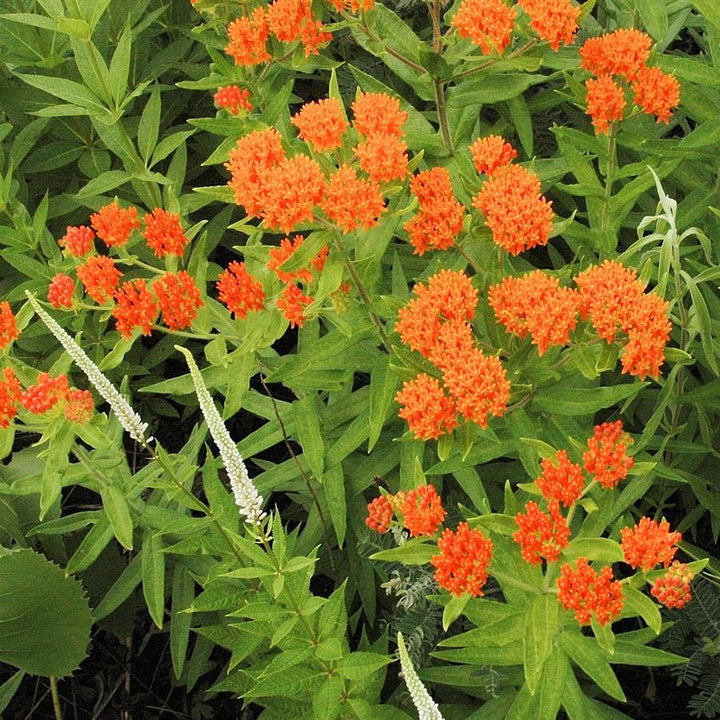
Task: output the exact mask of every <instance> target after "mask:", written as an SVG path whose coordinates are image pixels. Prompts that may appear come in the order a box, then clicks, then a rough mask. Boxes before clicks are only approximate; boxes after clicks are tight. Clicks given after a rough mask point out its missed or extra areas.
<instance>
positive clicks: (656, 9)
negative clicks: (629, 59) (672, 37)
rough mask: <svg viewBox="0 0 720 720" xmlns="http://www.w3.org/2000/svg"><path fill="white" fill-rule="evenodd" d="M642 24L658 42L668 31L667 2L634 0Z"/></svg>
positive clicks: (661, 0)
mask: <svg viewBox="0 0 720 720" xmlns="http://www.w3.org/2000/svg"><path fill="white" fill-rule="evenodd" d="M634 6H635V9H636V10H637V11H638V12H639V13H640V17H641V18H642V21H643V24H644V25H645V28H646V29H647V31H648V33H650V35H651V36H652V38H653V40H655V41H656V42H660V41H661V40H662V39H663V38H664V37H665V35H666V34H667V31H668V16H667V3H666V2H665V0H634Z"/></svg>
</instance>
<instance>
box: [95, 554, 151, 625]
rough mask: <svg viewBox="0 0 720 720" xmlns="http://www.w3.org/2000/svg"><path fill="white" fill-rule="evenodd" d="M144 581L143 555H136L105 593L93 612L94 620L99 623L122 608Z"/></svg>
mask: <svg viewBox="0 0 720 720" xmlns="http://www.w3.org/2000/svg"><path fill="white" fill-rule="evenodd" d="M141 580H142V555H136V556H135V557H134V558H133V559H132V560H131V561H130V564H129V565H128V566H127V567H126V568H125V569H124V570H123V571H122V574H121V575H120V577H119V578H118V579H117V580H116V581H115V582H114V583H113V584H112V586H111V587H110V589H109V590H108V591H107V593H105V597H104V598H103V599H102V600H101V601H100V604H99V605H98V606H97V607H96V608H95V609H94V610H93V611H92V616H93V620H94V621H95V622H99V621H100V620H102V619H103V618H104V617H107V616H108V615H110V613H112V612H113V611H114V610H116V609H117V608H119V607H120V605H122V604H123V603H124V602H125V600H127V599H128V598H129V597H130V595H131V594H132V593H133V591H134V590H135V588H136V587H137V586H138V585H139V584H140V581H141Z"/></svg>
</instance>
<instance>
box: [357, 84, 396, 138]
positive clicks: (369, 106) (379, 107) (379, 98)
mask: <svg viewBox="0 0 720 720" xmlns="http://www.w3.org/2000/svg"><path fill="white" fill-rule="evenodd" d="M352 111H353V127H354V128H355V130H356V131H357V132H358V133H359V134H360V135H364V136H366V137H371V136H373V135H387V136H390V137H394V138H398V139H399V138H401V137H403V135H404V134H405V133H404V131H403V125H404V124H405V122H406V121H407V119H408V114H407V112H405V111H404V110H400V101H399V100H398V99H397V98H394V97H391V96H390V95H388V94H387V93H360V94H359V95H358V96H357V98H356V99H355V101H354V102H353V104H352Z"/></svg>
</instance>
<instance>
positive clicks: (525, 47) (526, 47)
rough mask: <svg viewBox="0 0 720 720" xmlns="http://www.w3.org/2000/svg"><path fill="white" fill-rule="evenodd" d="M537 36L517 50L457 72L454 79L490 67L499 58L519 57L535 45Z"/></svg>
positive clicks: (495, 63)
mask: <svg viewBox="0 0 720 720" xmlns="http://www.w3.org/2000/svg"><path fill="white" fill-rule="evenodd" d="M537 42H538V41H537V38H534V39H532V40H529V41H528V42H526V43H525V44H524V45H523V46H522V47H519V48H518V49H517V50H513V51H512V52H511V53H508V54H507V55H503V56H502V57H496V58H492V59H490V60H488V61H487V62H484V63H483V64H482V65H477V66H476V67H474V68H470V70H464V71H463V72H461V73H458V74H457V75H455V76H454V78H455V79H456V80H458V79H460V78H464V77H468V76H469V75H474V74H475V73H478V72H481V71H482V70H485V69H486V68H489V67H492V66H493V65H497V63H499V62H500V61H501V60H512V59H514V58H516V57H519V56H520V55H522V54H523V53H524V52H527V51H528V50H530V48H532V47H533V46H534V45H537Z"/></svg>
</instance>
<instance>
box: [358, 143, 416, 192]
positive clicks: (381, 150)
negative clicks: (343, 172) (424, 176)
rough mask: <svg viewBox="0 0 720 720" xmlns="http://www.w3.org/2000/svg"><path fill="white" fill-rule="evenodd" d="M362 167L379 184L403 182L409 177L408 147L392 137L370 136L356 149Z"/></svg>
mask: <svg viewBox="0 0 720 720" xmlns="http://www.w3.org/2000/svg"><path fill="white" fill-rule="evenodd" d="M355 155H357V157H358V158H359V159H360V167H361V168H362V169H363V170H364V171H365V172H366V173H367V174H368V175H369V176H370V178H371V179H372V180H375V181H376V182H379V183H385V182H390V181H391V180H402V179H403V178H404V177H405V176H406V175H407V164H408V156H407V145H406V144H405V143H404V142H403V141H402V140H399V139H398V138H396V137H394V136H392V135H382V134H375V135H370V136H369V137H368V139H367V140H365V141H363V142H361V143H359V144H358V145H357V146H356V147H355Z"/></svg>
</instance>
